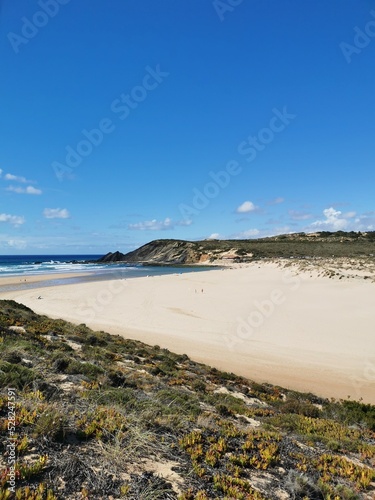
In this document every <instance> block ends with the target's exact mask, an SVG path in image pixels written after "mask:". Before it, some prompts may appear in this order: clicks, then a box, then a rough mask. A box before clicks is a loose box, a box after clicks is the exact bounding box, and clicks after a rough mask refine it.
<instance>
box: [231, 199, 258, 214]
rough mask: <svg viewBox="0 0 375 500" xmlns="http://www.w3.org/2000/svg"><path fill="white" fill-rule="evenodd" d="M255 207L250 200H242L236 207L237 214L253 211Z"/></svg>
mask: <svg viewBox="0 0 375 500" xmlns="http://www.w3.org/2000/svg"><path fill="white" fill-rule="evenodd" d="M256 209H257V207H256V206H255V205H254V203H253V202H252V201H244V202H243V203H242V205H240V206H239V207H237V208H236V212H237V213H238V214H247V213H249V212H254V210H256Z"/></svg>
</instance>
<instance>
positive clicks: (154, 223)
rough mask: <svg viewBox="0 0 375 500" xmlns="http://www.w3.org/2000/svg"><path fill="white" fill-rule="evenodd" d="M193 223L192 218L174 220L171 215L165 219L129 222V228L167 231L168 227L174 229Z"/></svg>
mask: <svg viewBox="0 0 375 500" xmlns="http://www.w3.org/2000/svg"><path fill="white" fill-rule="evenodd" d="M191 224H192V221H191V220H181V221H176V222H174V221H173V220H172V219H170V218H169V217H166V218H165V219H164V220H161V221H160V220H157V219H152V220H145V221H142V222H136V223H135V224H129V225H128V229H132V230H135V231H166V230H168V229H174V228H175V226H190V225H191Z"/></svg>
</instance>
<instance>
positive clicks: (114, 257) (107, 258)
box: [98, 251, 125, 262]
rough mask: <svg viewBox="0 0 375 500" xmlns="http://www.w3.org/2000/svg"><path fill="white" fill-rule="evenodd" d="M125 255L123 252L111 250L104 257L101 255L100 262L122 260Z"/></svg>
mask: <svg viewBox="0 0 375 500" xmlns="http://www.w3.org/2000/svg"><path fill="white" fill-rule="evenodd" d="M123 257H125V255H124V254H123V253H121V252H118V251H117V252H113V253H112V252H109V253H107V254H106V255H104V256H103V257H101V258H100V259H99V260H98V262H120V261H122V259H123Z"/></svg>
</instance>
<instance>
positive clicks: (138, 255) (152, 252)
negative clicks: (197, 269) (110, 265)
mask: <svg viewBox="0 0 375 500" xmlns="http://www.w3.org/2000/svg"><path fill="white" fill-rule="evenodd" d="M197 247H198V245H197V244H196V243H194V242H190V241H182V240H155V241H151V242H150V243H147V244H146V245H143V246H142V247H140V248H138V249H137V250H134V251H132V252H129V253H127V254H125V255H124V254H122V253H121V252H115V253H108V254H107V255H105V256H104V257H102V258H101V259H99V261H98V262H128V263H137V264H169V265H175V264H195V263H197V262H199V261H200V258H201V255H202V252H199V250H198V248H197Z"/></svg>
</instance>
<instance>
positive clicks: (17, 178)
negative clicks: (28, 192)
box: [4, 174, 31, 184]
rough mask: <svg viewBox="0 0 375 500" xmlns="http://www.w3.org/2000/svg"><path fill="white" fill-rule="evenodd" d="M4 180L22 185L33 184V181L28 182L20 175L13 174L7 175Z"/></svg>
mask: <svg viewBox="0 0 375 500" xmlns="http://www.w3.org/2000/svg"><path fill="white" fill-rule="evenodd" d="M4 179H5V180H6V181H14V182H21V183H22V184H27V183H30V182H31V181H28V180H27V179H26V178H25V177H22V176H20V175H13V174H5V175H4Z"/></svg>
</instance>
